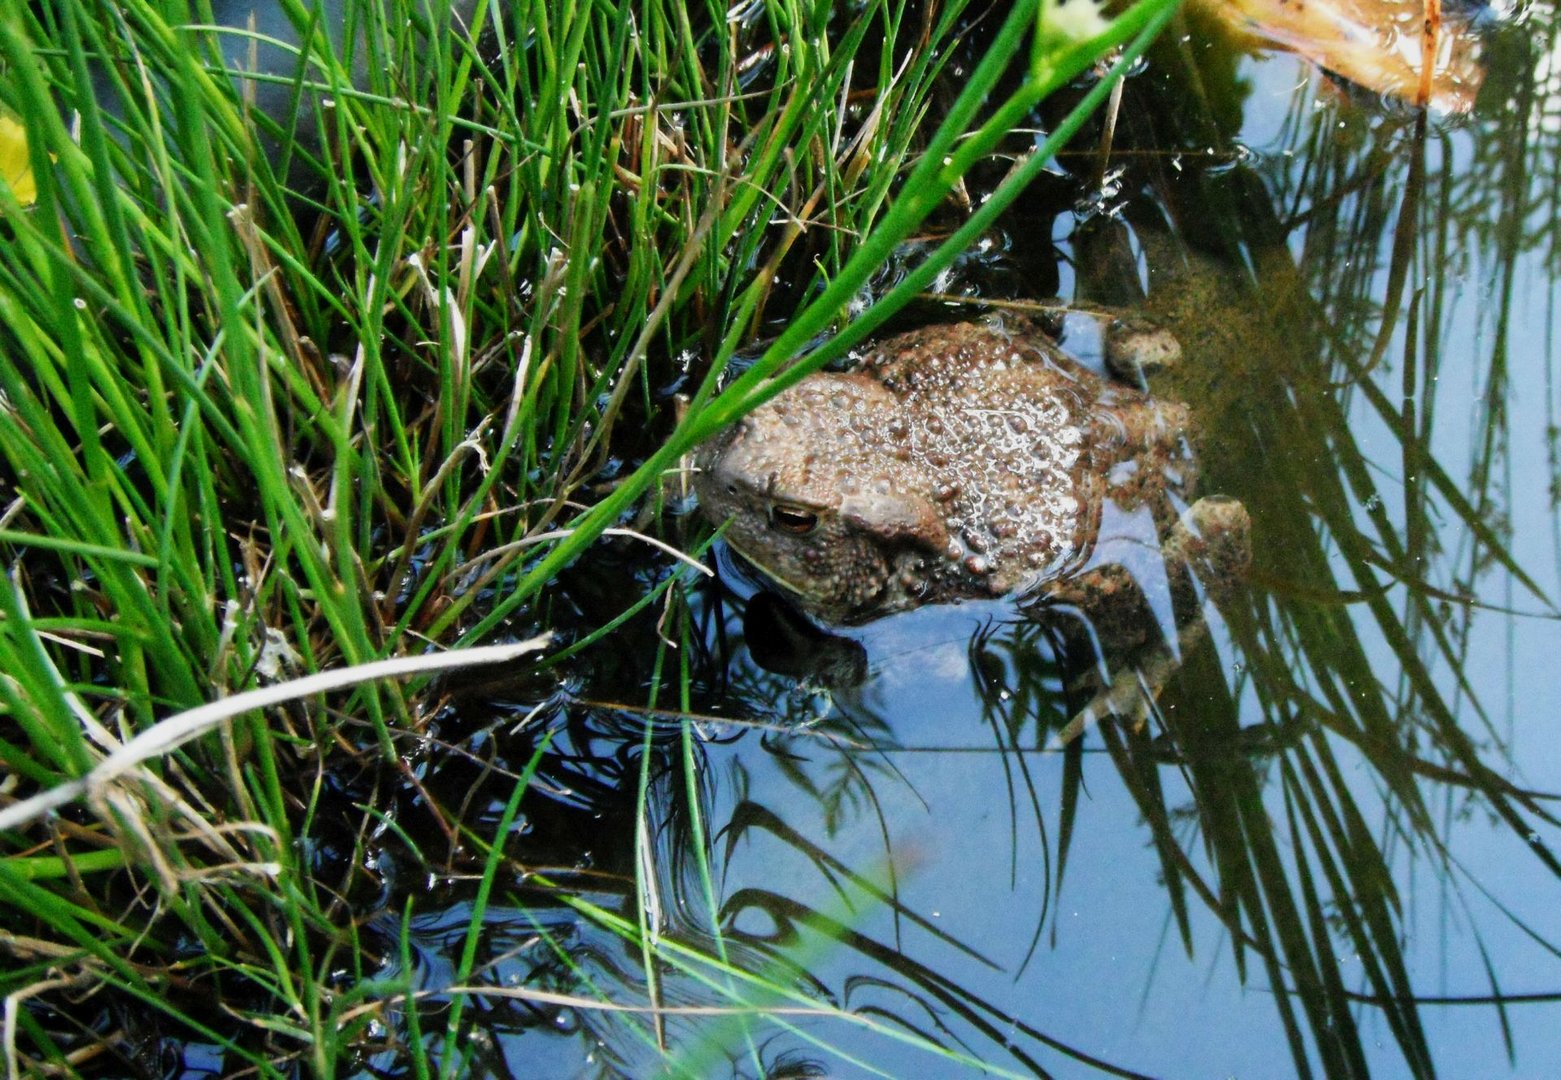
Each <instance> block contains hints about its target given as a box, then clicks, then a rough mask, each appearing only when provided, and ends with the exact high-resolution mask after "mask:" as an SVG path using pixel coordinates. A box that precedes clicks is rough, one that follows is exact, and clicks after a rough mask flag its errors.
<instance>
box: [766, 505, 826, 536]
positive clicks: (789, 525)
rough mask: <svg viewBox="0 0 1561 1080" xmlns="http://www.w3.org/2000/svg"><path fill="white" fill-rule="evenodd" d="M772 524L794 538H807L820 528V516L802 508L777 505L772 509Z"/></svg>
mask: <svg viewBox="0 0 1561 1080" xmlns="http://www.w3.org/2000/svg"><path fill="white" fill-rule="evenodd" d="M770 524H771V525H773V526H775V528H777V529H779V530H780V531H781V532H783V533H790V534H791V535H792V536H806V535H808V533H810V532H812V531H813V530H814V529H816V528H818V515H817V514H816V513H814V512H813V511H812V510H808V509H806V508H805V507H801V506H788V505H786V504H785V503H775V504H774V505H773V506H771V507H770Z"/></svg>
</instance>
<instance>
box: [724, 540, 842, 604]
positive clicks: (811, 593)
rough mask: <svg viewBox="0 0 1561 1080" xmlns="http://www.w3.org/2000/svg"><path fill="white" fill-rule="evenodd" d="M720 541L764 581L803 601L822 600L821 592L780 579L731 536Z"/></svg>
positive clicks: (779, 576) (778, 575)
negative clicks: (760, 575)
mask: <svg viewBox="0 0 1561 1080" xmlns="http://www.w3.org/2000/svg"><path fill="white" fill-rule="evenodd" d="M722 539H724V540H725V541H726V546H727V547H729V548H731V549H732V550H733V551H735V552H737V554H739V555H741V556H742V557H743V560H744V561H745V562H747V563H748V564H749V565H750V566H752V567H753V568H754V569H755V570H757V571H759V573H761V574H763V575H764V578H765V580H766V581H769V582H771V583H773V584H775V585H778V586H780V587H781V588H782V589H785V590H786V591H787V592H789V593H792V594H793V595H795V596H799V597H801V598H802V599H803V600H808V601H812V602H814V603H817V602H820V601H822V600H823V598H824V596H823V593H822V592H821V591H819V590H817V589H808V588H806V587H805V586H803V585H800V584H798V583H797V582H795V581H787V580H786V579H785V578H783V577H781V575H780V574H778V573H776V572H775V571H774V570H773V569H771V568H770V567H769V566H767V565H766V564H765V563H764V561H763V560H762V559H760V558H758V557H756V556H755V555H754V554H753V553H752V552H750V551H748V550H747V549H746V548H744V547H743V546H742V544H740V543H738V542H737V541H736V540H735V539H734V538H733V537H732V536H730V535H723V536H722Z"/></svg>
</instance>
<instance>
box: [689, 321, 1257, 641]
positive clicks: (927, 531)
mask: <svg viewBox="0 0 1561 1080" xmlns="http://www.w3.org/2000/svg"><path fill="white" fill-rule="evenodd" d="M1188 427H1189V418H1188V414H1187V409H1186V407H1185V406H1184V405H1181V404H1178V403H1174V402H1164V401H1158V400H1156V399H1155V398H1152V397H1150V396H1149V395H1148V394H1146V393H1144V392H1142V391H1140V390H1137V389H1134V388H1132V387H1129V386H1126V385H1122V384H1120V383H1118V382H1116V381H1114V380H1109V379H1105V378H1102V377H1101V376H1099V375H1097V374H1095V373H1094V372H1092V371H1090V370H1089V369H1088V368H1085V367H1084V366H1082V365H1081V364H1079V363H1078V362H1077V361H1075V360H1073V359H1072V358H1070V357H1069V356H1067V355H1066V354H1065V353H1063V352H1062V351H1061V350H1060V349H1059V348H1058V347H1057V345H1056V344H1055V342H1054V341H1053V340H1052V339H1051V338H1050V337H1048V336H1047V335H1046V334H1045V333H1043V332H1042V331H1041V330H1040V329H1039V328H1038V327H1037V326H1035V325H1034V324H1032V323H1031V322H1029V321H1028V320H1021V319H1014V318H1009V319H1007V320H1006V321H1005V320H999V319H990V320H987V321H983V322H968V323H955V324H949V325H937V326H929V327H925V328H923V329H920V330H916V331H912V332H910V333H907V334H902V335H899V336H897V337H893V338H889V339H887V340H885V341H883V342H881V343H879V344H878V345H877V346H876V347H874V348H873V349H871V351H869V352H867V353H866V354H865V355H864V356H863V357H862V358H861V360H860V361H859V362H858V364H857V365H856V367H855V368H854V369H853V370H851V371H848V372H844V373H834V372H821V373H819V374H815V375H811V376H809V377H807V378H806V379H804V380H802V381H801V382H800V383H798V384H797V385H796V386H794V387H792V388H790V389H789V390H787V391H785V392H784V393H782V394H780V395H779V396H778V397H776V398H775V399H774V400H772V401H770V402H769V403H767V404H765V405H764V406H762V407H760V408H759V409H757V410H756V411H755V412H754V413H752V414H751V415H750V416H748V417H747V418H745V419H744V420H742V421H739V422H738V423H737V424H735V425H733V426H732V427H731V428H729V429H727V430H726V431H724V432H722V433H721V434H720V435H718V436H716V437H715V438H714V439H712V440H710V441H709V442H707V443H706V444H705V445H703V446H702V447H701V448H700V449H699V451H698V452H697V454H696V458H695V466H696V474H695V478H694V483H695V487H696V489H697V491H698V493H699V499H700V504H701V507H702V508H703V510H704V513H705V514H706V515H707V516H708V517H709V518H710V519H711V520H713V521H715V522H718V523H720V522H727V523H728V524H727V528H726V532H725V536H726V539H727V541H728V542H729V543H730V544H731V546H732V547H733V548H735V549H736V550H737V551H738V552H739V553H741V554H742V555H743V556H745V557H746V558H747V559H748V560H749V561H750V562H752V563H754V564H755V565H756V566H758V567H759V568H760V569H761V570H763V571H764V572H765V573H766V574H767V575H768V576H769V577H771V578H773V579H774V580H775V581H776V582H777V583H779V584H780V585H782V586H783V587H785V588H786V589H787V590H789V591H790V592H791V593H793V594H794V595H795V597H796V598H797V599H798V600H799V602H800V603H801V604H802V605H803V606H804V607H805V608H806V609H808V610H809V611H812V612H814V613H816V614H818V615H821V616H822V617H824V618H826V619H830V620H834V621H842V622H860V621H863V620H865V619H867V618H870V617H873V616H876V615H879V614H883V613H887V612H890V611H896V610H901V609H904V608H909V607H915V606H917V605H920V604H925V603H936V602H942V601H949V600H957V599H962V598H974V597H991V596H999V595H1003V594H1006V593H1010V592H1014V591H1016V590H1019V589H1026V590H1028V591H1029V592H1030V593H1031V595H1032V596H1033V598H1034V599H1036V600H1041V601H1055V602H1060V603H1063V604H1067V605H1070V606H1078V607H1080V608H1083V609H1085V610H1086V611H1088V612H1090V613H1091V614H1092V615H1095V614H1096V611H1095V609H1097V608H1100V607H1103V606H1109V601H1108V599H1107V598H1108V597H1109V596H1114V595H1117V594H1119V593H1122V592H1124V589H1123V576H1124V575H1123V574H1122V573H1121V571H1120V567H1121V565H1122V564H1123V563H1125V562H1131V561H1132V559H1131V557H1128V558H1124V557H1123V556H1124V554H1125V553H1130V552H1131V551H1132V550H1135V549H1136V550H1138V551H1144V550H1145V549H1152V550H1153V551H1154V553H1156V555H1158V551H1159V548H1160V546H1161V538H1167V539H1166V541H1165V543H1166V565H1167V566H1169V564H1170V562H1171V561H1172V557H1173V556H1174V561H1175V563H1176V564H1177V565H1178V566H1181V567H1185V566H1186V564H1187V562H1188V560H1192V561H1193V563H1194V566H1195V568H1197V569H1198V571H1199V577H1200V578H1204V579H1205V580H1219V579H1223V578H1224V577H1228V576H1232V575H1236V574H1239V573H1240V571H1241V569H1242V567H1243V565H1244V562H1245V558H1246V535H1245V523H1246V518H1245V513H1244V512H1243V511H1242V510H1241V508H1240V504H1239V503H1235V502H1233V501H1232V500H1228V499H1219V500H1215V499H1206V500H1203V501H1201V502H1200V503H1199V504H1198V505H1197V507H1195V508H1194V510H1193V511H1190V512H1189V515H1188V517H1187V519H1186V520H1185V521H1184V522H1183V523H1181V524H1178V523H1177V520H1176V510H1177V503H1178V501H1179V500H1181V499H1183V498H1184V497H1185V496H1186V495H1187V493H1188V492H1189V491H1190V489H1191V487H1192V483H1193V480H1194V477H1195V473H1196V463H1195V460H1194V458H1193V455H1192V452H1191V450H1190V447H1189V444H1188V438H1187V432H1188ZM1173 549H1174V550H1173ZM1205 570H1207V573H1206V572H1205ZM1129 576H1132V577H1136V576H1137V575H1136V574H1132V575H1129ZM1160 576H1161V579H1162V580H1165V579H1166V575H1165V574H1164V573H1162V574H1161V575H1160ZM1186 577H1187V575H1186V574H1185V572H1184V571H1177V570H1174V569H1173V570H1171V573H1170V580H1169V581H1168V584H1169V586H1170V591H1171V593H1172V594H1173V596H1174V594H1175V593H1177V592H1179V591H1182V588H1184V587H1186V586H1188V585H1190V582H1187V581H1186V580H1185V579H1186ZM1178 578H1180V579H1182V580H1181V582H1180V583H1178V580H1177V579H1178ZM1150 603H1151V606H1152V607H1159V606H1160V605H1157V604H1155V603H1154V601H1153V600H1152V599H1151V601H1150ZM1137 606H1138V607H1139V609H1140V610H1141V609H1142V606H1143V598H1142V597H1140V599H1139V601H1138V603H1137ZM1175 606H1176V607H1177V608H1179V609H1181V608H1183V607H1184V602H1183V601H1181V600H1180V599H1179V598H1177V600H1176V604H1175ZM1156 614H1157V616H1158V618H1159V621H1161V624H1162V627H1164V628H1166V629H1172V628H1173V627H1174V623H1169V622H1167V621H1166V619H1167V613H1166V612H1164V611H1157V612H1156ZM1113 636H1114V635H1113Z"/></svg>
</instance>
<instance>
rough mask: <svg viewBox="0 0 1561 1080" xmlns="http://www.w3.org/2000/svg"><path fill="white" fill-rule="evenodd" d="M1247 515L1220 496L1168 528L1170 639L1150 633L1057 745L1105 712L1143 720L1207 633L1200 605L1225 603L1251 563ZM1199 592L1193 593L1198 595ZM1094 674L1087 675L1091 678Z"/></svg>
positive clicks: (1210, 498)
mask: <svg viewBox="0 0 1561 1080" xmlns="http://www.w3.org/2000/svg"><path fill="white" fill-rule="evenodd" d="M1251 528H1252V525H1251V519H1250V518H1249V517H1248V515H1247V510H1246V507H1244V506H1242V504H1241V503H1240V502H1239V501H1237V500H1235V499H1232V498H1228V497H1226V496H1223V495H1209V496H1205V497H1204V498H1202V499H1199V500H1198V501H1197V502H1195V503H1194V504H1193V505H1192V506H1191V507H1190V508H1189V509H1188V510H1187V511H1186V513H1184V514H1182V516H1181V518H1180V519H1179V520H1178V521H1177V522H1176V524H1175V526H1173V527H1172V529H1171V531H1170V534H1169V535H1168V536H1167V537H1166V539H1165V543H1164V545H1163V546H1162V549H1161V550H1162V553H1163V554H1164V557H1165V566H1166V587H1167V588H1168V589H1169V590H1170V593H1171V599H1172V604H1173V607H1174V610H1175V611H1177V612H1178V613H1182V612H1186V613H1188V614H1187V615H1186V616H1182V615H1180V614H1179V615H1178V619H1177V631H1176V635H1175V638H1174V640H1168V639H1167V638H1165V637H1163V636H1161V635H1159V634H1153V635H1152V636H1151V638H1150V640H1149V641H1147V642H1145V643H1143V644H1142V645H1141V646H1140V648H1139V649H1138V651H1137V652H1136V653H1135V654H1134V655H1130V656H1128V657H1127V658H1126V660H1127V663H1126V664H1125V665H1124V666H1123V667H1122V668H1121V670H1119V671H1118V672H1117V673H1116V675H1115V676H1114V677H1112V678H1111V679H1110V681H1109V682H1107V683H1106V684H1105V685H1104V686H1100V687H1099V689H1098V690H1097V692H1096V693H1095V694H1094V696H1093V697H1092V698H1091V700H1090V702H1089V704H1087V705H1085V706H1084V708H1082V709H1080V710H1079V711H1078V713H1077V714H1075V715H1074V717H1073V719H1072V720H1070V721H1069V722H1068V724H1067V726H1065V727H1064V728H1063V729H1062V730H1061V731H1059V732H1058V733H1057V735H1056V737H1055V738H1054V739H1053V741H1052V747H1053V748H1056V747H1061V746H1065V745H1066V744H1068V743H1069V742H1072V741H1073V740H1074V739H1076V738H1078V737H1079V736H1080V735H1081V734H1083V732H1084V730H1085V729H1086V728H1087V727H1089V726H1090V725H1091V724H1094V723H1096V722H1098V721H1100V720H1103V719H1106V718H1108V717H1115V718H1116V719H1118V720H1122V721H1125V722H1127V723H1129V724H1134V725H1139V724H1143V723H1144V722H1145V721H1146V720H1147V719H1148V715H1149V709H1150V707H1151V706H1152V705H1153V703H1154V701H1155V700H1156V699H1157V698H1158V697H1159V696H1160V692H1161V691H1162V690H1164V689H1165V685H1166V683H1168V682H1169V681H1170V678H1171V676H1172V675H1173V674H1175V672H1176V669H1177V668H1179V667H1180V666H1181V663H1182V658H1183V657H1184V656H1186V655H1187V654H1188V652H1190V651H1191V650H1192V649H1194V648H1196V647H1197V646H1198V644H1199V642H1200V641H1202V639H1203V636H1204V634H1205V633H1206V632H1207V629H1208V624H1207V622H1206V619H1205V617H1204V607H1203V605H1205V604H1212V605H1214V606H1215V607H1216V608H1218V607H1220V606H1222V605H1223V604H1225V603H1226V602H1227V601H1228V600H1229V599H1230V597H1231V596H1233V595H1234V594H1235V592H1236V590H1237V589H1238V588H1239V587H1240V585H1241V583H1242V582H1243V581H1244V580H1245V579H1246V575H1247V571H1248V569H1249V568H1250V565H1251V561H1252V542H1251ZM1200 594H1201V595H1200ZM1096 677H1097V676H1096V673H1095V671H1091V673H1090V675H1089V676H1088V678H1090V679H1092V680H1093V679H1095V678H1096Z"/></svg>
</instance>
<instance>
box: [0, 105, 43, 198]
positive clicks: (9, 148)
mask: <svg viewBox="0 0 1561 1080" xmlns="http://www.w3.org/2000/svg"><path fill="white" fill-rule="evenodd" d="M0 182H4V183H5V185H6V186H7V187H9V188H10V189H11V194H12V195H15V196H16V201H17V202H19V203H21V204H22V205H23V206H31V205H32V204H33V201H34V200H35V199H37V198H38V185H37V184H36V183H34V182H33V169H32V163H31V162H30V161H29V160H28V158H27V129H26V128H24V127H22V125H21V124H18V123H17V122H16V121H15V120H13V119H11V118H10V117H9V116H0Z"/></svg>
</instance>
